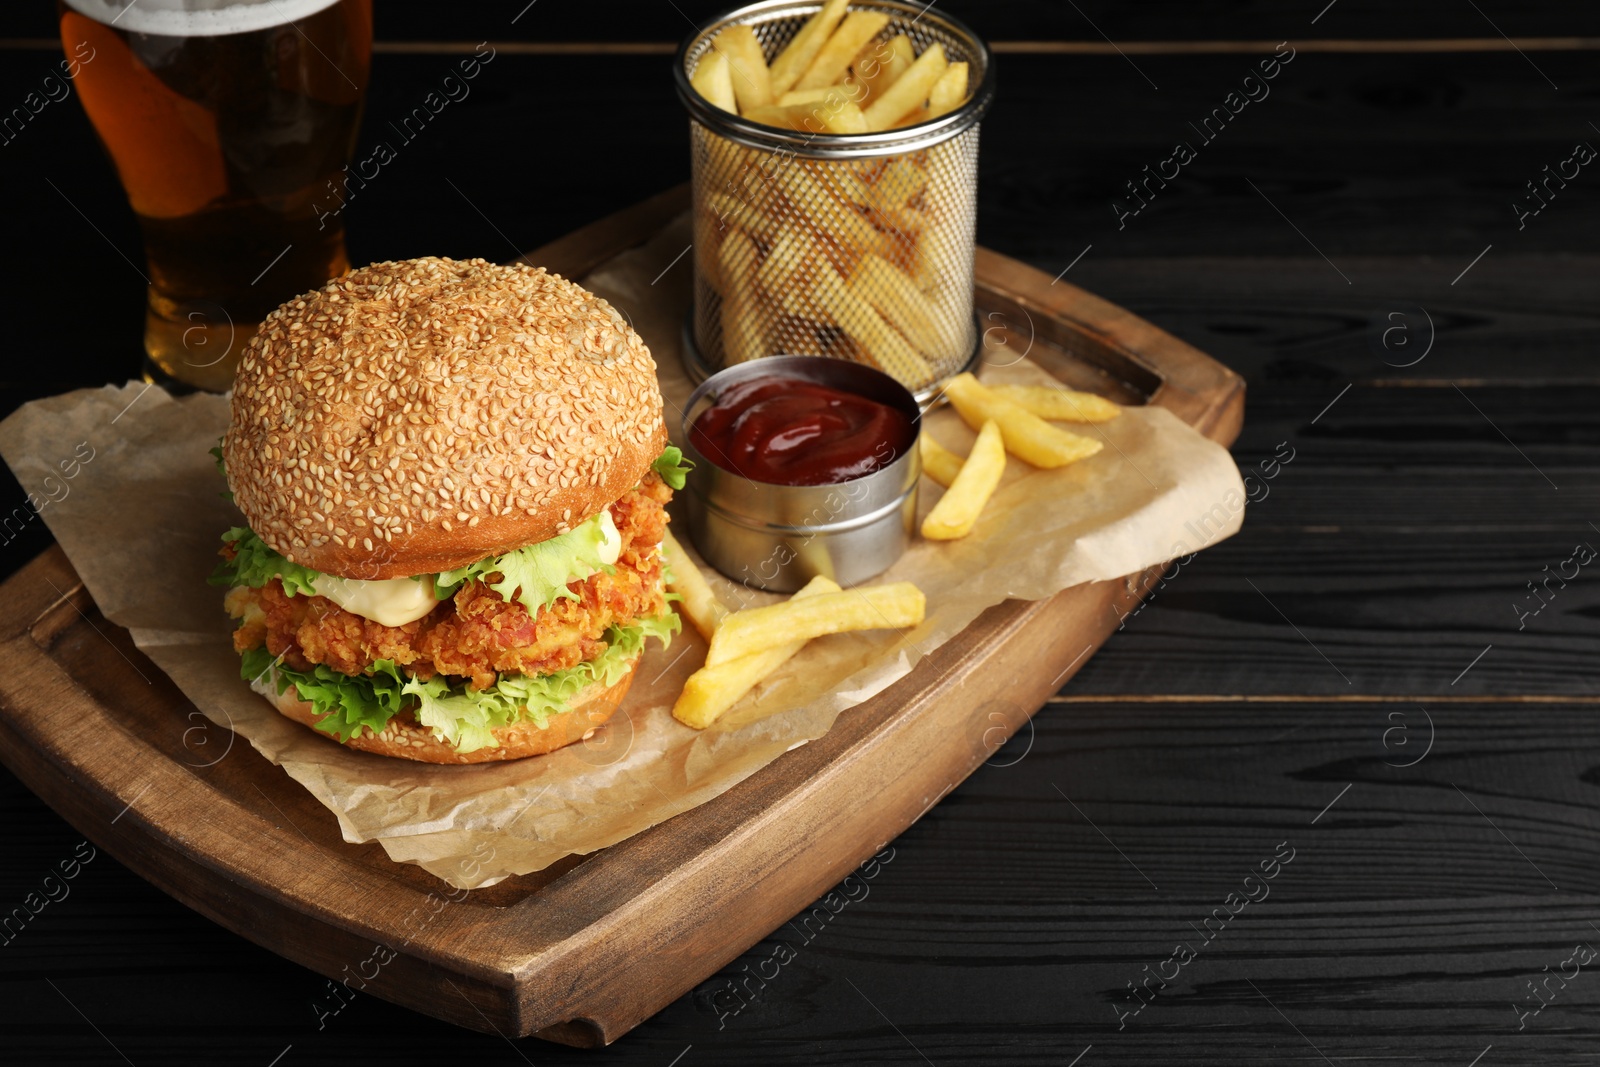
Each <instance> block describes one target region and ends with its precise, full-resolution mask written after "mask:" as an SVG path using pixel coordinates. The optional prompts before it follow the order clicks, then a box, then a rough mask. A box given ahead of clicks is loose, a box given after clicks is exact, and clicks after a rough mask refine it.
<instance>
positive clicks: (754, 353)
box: [717, 230, 767, 364]
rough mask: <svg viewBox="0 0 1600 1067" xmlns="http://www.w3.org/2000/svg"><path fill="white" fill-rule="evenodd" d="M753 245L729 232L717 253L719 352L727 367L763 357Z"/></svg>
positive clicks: (761, 311)
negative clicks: (719, 293) (722, 286)
mask: <svg viewBox="0 0 1600 1067" xmlns="http://www.w3.org/2000/svg"><path fill="white" fill-rule="evenodd" d="M756 255H757V250H756V245H755V242H754V241H752V240H750V238H749V236H748V235H746V234H745V233H744V232H743V231H742V230H733V231H731V232H730V233H729V234H728V235H727V236H726V237H724V238H723V239H722V247H721V248H719V249H718V250H717V269H718V270H719V271H720V273H721V274H722V278H723V282H724V286H725V287H724V289H723V292H722V351H723V355H724V356H725V357H726V359H727V362H728V363H729V364H734V363H744V362H746V361H747V360H752V359H759V358H760V357H762V356H764V355H766V354H767V353H766V336H765V335H766V330H765V328H764V324H765V321H766V314H765V308H764V307H763V305H762V302H761V298H760V294H759V293H757V292H756V284H755V269H756V268H755V264H756Z"/></svg>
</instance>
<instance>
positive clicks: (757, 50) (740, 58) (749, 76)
mask: <svg viewBox="0 0 1600 1067" xmlns="http://www.w3.org/2000/svg"><path fill="white" fill-rule="evenodd" d="M711 47H712V48H713V49H715V50H716V51H718V52H721V53H722V54H723V55H725V56H727V57H728V72H729V75H730V76H731V80H732V82H733V95H734V96H735V97H736V98H737V99H738V101H739V110H740V111H741V112H744V111H749V110H750V109H751V108H757V107H766V106H767V105H768V104H770V103H772V79H771V77H770V76H769V75H768V73H767V60H766V57H765V56H764V55H762V54H761V42H760V41H758V40H756V34H755V31H754V30H752V29H751V28H750V27H749V26H729V27H728V28H727V29H725V30H723V31H722V32H721V33H719V34H717V35H716V36H715V37H713V38H712V39H711Z"/></svg>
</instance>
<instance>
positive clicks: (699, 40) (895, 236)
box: [673, 0, 994, 399]
mask: <svg viewBox="0 0 1600 1067" xmlns="http://www.w3.org/2000/svg"><path fill="white" fill-rule="evenodd" d="M821 6H822V5H821V4H819V3H816V2H814V0H813V2H809V3H808V2H803V0H766V2H762V3H755V4H750V5H748V6H746V7H742V8H739V9H737V10H735V11H732V12H729V13H728V14H726V15H724V16H722V17H721V18H719V19H716V20H715V21H713V22H711V23H710V24H708V25H706V26H704V27H702V28H701V29H699V30H697V31H696V32H695V33H693V34H691V35H690V36H689V38H688V39H687V40H685V41H684V43H683V45H682V46H681V47H680V48H679V50H678V58H677V62H676V64H675V66H674V71H673V74H674V78H675V80H676V82H677V87H678V95H679V97H680V98H681V99H682V100H683V103H684V106H685V107H686V108H687V109H688V111H689V116H690V122H689V136H690V148H691V153H692V155H691V163H692V168H693V179H692V189H693V211H694V307H693V309H692V310H691V312H690V315H689V321H688V323H687V325H686V327H685V345H684V349H685V355H686V362H687V363H688V365H689V370H690V371H691V373H692V374H694V375H695V377H696V378H704V377H705V376H706V375H708V374H710V373H712V372H713V371H716V370H719V369H721V368H722V367H726V366H730V365H732V364H735V363H742V362H745V361H746V360H750V359H756V358H759V357H762V356H770V355H779V354H785V355H811V356H831V357H834V358H838V359H849V360H854V361H856V362H860V363H867V364H870V365H872V366H875V367H878V368H879V369H881V370H884V371H886V372H888V373H889V374H891V375H893V376H894V377H895V378H897V379H899V380H900V381H901V382H902V383H904V384H905V385H906V386H907V387H909V388H910V389H912V390H913V391H914V392H915V393H917V395H918V397H919V398H922V399H925V398H926V397H928V396H931V395H932V394H933V392H934V391H935V390H936V389H937V388H938V386H939V385H940V384H941V383H942V382H944V381H945V380H947V379H949V378H950V377H951V376H953V375H955V374H957V373H959V372H961V371H962V370H964V369H967V368H968V367H971V366H973V365H975V364H976V362H977V358H978V356H979V354H980V341H981V338H980V331H979V330H978V328H977V323H976V320H975V319H974V316H973V247H974V228H975V222H976V212H977V196H978V126H979V120H980V119H981V118H982V116H983V113H984V112H985V111H986V110H987V109H988V107H989V103H990V102H991V101H992V100H993V98H994V66H993V63H992V62H991V60H990V56H989V51H988V49H987V48H986V47H985V46H984V44H983V42H982V41H980V40H979V39H978V38H977V36H976V35H975V34H973V33H972V31H971V30H969V29H967V27H965V26H964V25H962V24H961V23H960V22H958V21H956V20H955V19H952V18H949V17H948V16H945V15H942V14H938V13H936V12H935V11H932V10H929V8H928V7H926V6H924V5H923V4H919V3H907V2H900V0H869V2H864V3H853V4H851V5H850V10H851V11H852V12H855V11H877V12H881V13H883V14H885V15H887V16H889V22H888V25H887V26H886V27H885V28H884V29H883V30H882V31H881V32H880V33H879V35H878V37H877V41H878V42H883V41H887V40H889V39H890V38H892V37H894V36H896V35H898V34H905V35H906V36H907V37H908V38H910V40H911V42H912V45H913V48H914V50H915V52H916V54H917V55H919V56H920V55H922V54H923V52H924V51H925V50H926V49H927V48H928V47H930V46H931V45H933V44H934V43H935V42H937V43H938V44H940V45H941V46H942V47H943V48H944V51H945V55H946V57H947V59H948V60H949V61H950V62H965V63H967V64H968V82H967V84H968V86H969V89H970V95H969V97H968V99H967V101H966V102H965V103H964V104H962V105H961V106H960V107H957V108H956V109H955V110H953V111H950V112H948V113H946V114H944V115H941V116H939V117H938V118H935V119H932V120H930V121H925V122H920V123H916V124H913V125H906V126H902V127H899V128H895V129H889V130H884V131H880V132H873V133H859V134H836V133H815V132H809V131H805V130H792V129H781V128H778V127H775V126H768V125H763V124H760V123H756V122H752V121H750V120H748V119H744V118H740V117H739V116H738V115H735V114H733V113H732V112H728V111H724V110H722V109H720V108H717V107H715V106H714V105H712V104H711V103H709V102H708V101H707V100H705V99H704V98H703V97H701V96H700V94H699V93H697V92H696V91H695V90H694V89H693V88H692V87H691V86H690V83H689V79H690V77H691V76H692V75H693V74H694V71H695V68H696V66H697V65H698V64H699V62H700V60H701V59H702V58H703V57H704V56H706V55H707V54H709V52H710V49H711V40H712V38H713V37H715V36H716V34H717V33H718V32H720V31H721V30H723V29H725V28H727V27H729V26H738V25H748V26H750V27H751V29H752V30H753V31H754V33H755V37H756V39H757V41H759V42H760V44H761V46H762V49H763V51H764V53H765V54H766V58H767V61H768V62H769V63H770V62H771V61H772V60H773V59H774V58H775V57H776V56H777V54H778V53H779V51H780V50H781V49H782V48H783V47H784V45H786V44H787V43H788V42H789V40H790V39H791V38H793V37H794V35H795V34H796V32H798V30H799V29H800V27H801V26H802V25H803V24H804V23H805V21H806V19H808V18H809V17H810V16H811V15H813V14H814V13H816V12H817V11H818V10H819V9H820V8H821ZM869 47H871V46H870V45H869Z"/></svg>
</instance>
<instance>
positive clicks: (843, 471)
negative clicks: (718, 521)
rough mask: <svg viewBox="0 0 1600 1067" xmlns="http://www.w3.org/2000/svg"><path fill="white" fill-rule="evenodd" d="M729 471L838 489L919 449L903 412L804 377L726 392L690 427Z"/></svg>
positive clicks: (693, 437) (705, 452)
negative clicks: (837, 486)
mask: <svg viewBox="0 0 1600 1067" xmlns="http://www.w3.org/2000/svg"><path fill="white" fill-rule="evenodd" d="M689 441H690V443H692V444H693V445H694V447H695V448H697V449H699V451H700V454H701V455H702V456H705V457H706V458H707V459H709V460H710V461H711V462H713V463H715V464H716V465H717V466H719V467H721V468H722V469H723V470H729V471H732V472H733V473H735V474H740V475H743V476H744V477H746V478H749V479H751V480H752V481H757V482H769V483H771V484H774V485H832V484H834V483H836V482H848V481H850V480H852V479H854V478H860V477H862V476H864V475H868V474H871V473H872V472H873V471H875V470H879V469H881V468H883V467H887V466H888V465H889V464H891V463H893V462H894V461H895V459H896V458H897V457H899V456H902V455H904V454H905V453H906V451H907V450H908V449H910V448H911V447H912V445H913V444H914V443H915V438H914V436H913V434H912V428H911V419H910V418H909V417H908V416H907V415H906V414H905V412H903V411H900V410H899V409H897V408H893V407H890V406H889V405H887V404H880V403H878V402H877V401H876V400H869V399H868V398H866V397H864V396H858V395H856V394H855V393H846V392H842V391H840V390H838V389H833V388H830V387H829V386H826V385H819V384H817V383H816V382H810V381H806V380H805V379H803V378H757V379H755V380H753V381H748V382H742V383H740V384H738V385H735V386H731V387H730V388H728V389H725V390H723V392H722V394H721V395H720V396H718V397H717V401H716V403H715V404H714V405H712V406H711V407H709V408H707V409H706V410H705V411H703V412H701V414H700V416H699V417H698V418H696V419H695V420H694V425H693V426H691V427H690V428H689Z"/></svg>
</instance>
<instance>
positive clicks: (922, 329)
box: [850, 255, 949, 357]
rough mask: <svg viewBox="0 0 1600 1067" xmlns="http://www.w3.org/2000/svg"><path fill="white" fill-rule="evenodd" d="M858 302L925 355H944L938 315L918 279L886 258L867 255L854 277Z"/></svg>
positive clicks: (858, 265)
mask: <svg viewBox="0 0 1600 1067" xmlns="http://www.w3.org/2000/svg"><path fill="white" fill-rule="evenodd" d="M850 288H851V289H853V290H854V291H855V293H856V296H857V298H858V299H861V300H865V301H866V302H867V303H869V304H871V305H872V306H873V307H874V308H876V309H877V311H878V314H880V315H882V316H883V317H884V318H885V319H887V320H888V321H889V323H890V325H892V326H893V327H894V328H895V329H897V330H899V331H900V333H901V334H902V335H904V337H905V339H906V340H907V341H910V342H911V344H912V346H913V347H915V348H916V349H917V350H918V351H919V352H921V353H922V354H923V355H927V356H935V357H937V356H942V355H948V354H949V353H948V352H941V351H940V350H939V335H938V333H937V331H935V330H934V328H933V321H934V316H935V312H934V310H933V307H932V305H930V304H929V303H928V298H927V297H925V296H923V295H922V290H920V289H918V288H917V283H916V280H915V279H913V278H912V277H911V276H910V275H909V274H907V273H906V272H905V271H903V270H901V269H900V268H899V267H896V266H895V265H894V264H893V263H890V262H889V261H888V260H886V259H884V258H883V257H882V256H875V255H865V256H862V257H861V262H860V263H858V264H857V265H856V269H855V271H854V272H853V273H852V274H851V275H850Z"/></svg>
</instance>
